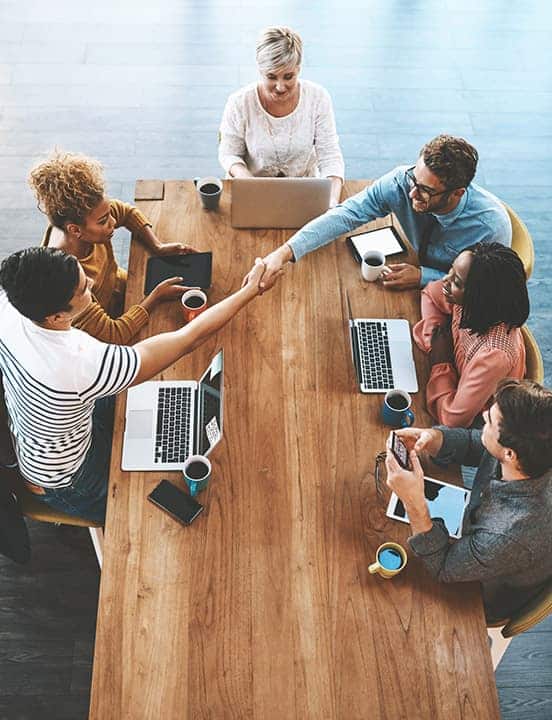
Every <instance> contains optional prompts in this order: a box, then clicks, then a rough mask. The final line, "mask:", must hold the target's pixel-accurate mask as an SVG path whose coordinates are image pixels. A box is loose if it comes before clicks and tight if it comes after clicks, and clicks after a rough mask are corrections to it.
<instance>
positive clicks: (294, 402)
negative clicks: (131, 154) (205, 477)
mask: <svg viewBox="0 0 552 720" xmlns="http://www.w3.org/2000/svg"><path fill="white" fill-rule="evenodd" d="M364 185H365V182H363V181H351V182H348V183H346V186H345V190H344V194H345V195H350V194H352V193H353V192H356V191H358V190H360V189H361V188H362V187H364ZM138 205H139V207H140V209H141V210H143V211H144V212H145V213H146V215H148V216H149V218H150V219H151V221H152V223H153V226H154V228H155V230H156V232H157V234H158V236H159V237H160V238H161V239H162V240H165V241H167V242H168V241H176V240H181V241H184V242H187V243H190V244H193V245H195V246H196V247H197V248H198V249H201V250H212V251H213V287H212V289H211V290H210V291H209V302H210V303H214V302H216V301H218V300H220V299H221V298H223V297H224V296H226V295H227V294H228V293H230V292H232V291H233V290H235V289H236V288H238V287H239V285H240V282H241V279H242V277H243V275H244V274H245V273H246V272H247V270H248V269H249V268H250V266H251V265H252V263H253V260H254V258H255V257H256V256H262V255H264V254H266V253H267V252H269V251H270V250H271V249H273V248H275V247H276V246H277V245H279V244H280V243H281V242H282V241H283V240H284V239H285V238H287V237H289V236H290V235H291V234H292V233H291V232H290V231H282V230H255V231H244V230H233V229H232V228H231V227H230V188H229V183H228V182H226V183H225V190H224V193H223V196H222V201H221V206H220V210H219V212H216V213H213V212H206V211H203V210H202V209H201V207H200V204H199V200H198V198H197V196H196V193H195V190H194V187H193V184H192V182H191V181H167V182H165V183H164V199H163V200H162V201H141V202H139V203H138ZM388 222H389V220H381V221H377V223H379V224H382V223H383V224H385V223H388ZM146 259H147V254H146V252H145V251H144V250H143V248H142V247H141V245H140V244H139V243H137V242H134V243H133V245H132V252H131V259H130V266H129V284H128V290H127V304H131V303H132V302H135V301H136V300H138V299H139V298H140V297H141V296H142V290H143V278H144V271H145V262H146ZM345 290H348V292H349V294H350V297H351V303H352V307H353V312H354V314H355V316H357V317H371V316H373V317H386V316H388V317H405V318H408V319H409V320H410V321H411V322H414V321H415V320H416V319H417V318H418V317H419V293H418V292H416V291H411V292H403V293H394V292H391V291H384V290H383V289H382V288H381V287H380V286H379V285H378V284H376V283H366V282H364V281H363V280H362V278H361V276H360V270H359V266H358V265H357V264H356V263H355V262H354V260H353V259H352V256H351V255H350V253H349V250H348V249H347V247H346V246H345V244H344V242H343V240H342V239H340V240H338V241H337V242H334V243H331V244H330V245H328V246H327V247H326V248H324V249H321V250H319V251H317V252H315V253H313V254H311V255H310V256H308V257H307V258H305V259H303V260H302V261H301V262H299V263H297V265H290V266H289V268H288V271H287V273H286V275H285V276H284V277H283V278H282V280H281V282H280V283H279V284H278V285H277V286H276V287H275V288H274V289H273V290H271V291H270V292H268V293H266V294H265V295H263V296H262V297H259V298H257V299H256V300H254V301H253V302H252V303H251V304H250V305H249V306H248V307H247V308H246V309H245V310H244V311H242V313H241V314H240V315H238V316H237V317H236V318H234V320H233V321H232V322H231V323H230V325H228V326H227V327H226V328H225V329H224V330H223V331H221V332H220V333H218V335H217V336H216V337H214V338H212V339H211V340H209V341H208V342H207V343H205V345H203V346H202V347H201V348H199V349H198V350H196V351H195V352H194V353H193V355H191V356H188V357H186V358H184V359H183V360H181V361H180V362H179V363H177V364H176V365H175V366H173V367H171V368H170V369H169V370H167V371H165V372H164V373H163V374H162V377H163V379H170V378H180V379H198V378H199V377H200V375H201V374H202V372H203V370H204V369H205V367H206V366H207V364H208V362H209V360H210V358H211V357H212V356H213V355H214V354H215V352H216V351H217V350H218V349H219V348H221V347H223V348H224V352H225V408H224V411H225V424H224V438H223V441H222V442H221V443H220V444H219V445H218V446H217V447H216V448H215V450H214V451H213V454H212V457H211V460H212V463H213V475H212V480H211V482H210V486H209V488H208V489H207V490H206V491H205V492H204V493H202V494H201V495H200V497H199V500H200V502H202V503H204V504H205V512H204V513H203V515H202V516H200V518H198V520H197V521H196V522H194V524H193V525H191V526H190V527H182V526H181V525H179V524H178V523H176V522H174V521H173V520H172V519H171V518H170V517H168V516H167V515H165V514H164V513H162V512H161V511H160V510H159V509H157V508H156V507H154V506H153V505H151V504H150V503H148V502H147V500H146V496H147V494H148V493H149V492H151V490H152V489H153V488H154V487H155V485H156V484H157V483H158V482H159V480H160V479H161V478H162V477H169V479H171V480H172V481H173V482H174V483H175V484H177V485H179V486H181V487H183V482H182V478H181V476H179V474H178V473H153V472H148V473H138V472H133V473H129V472H123V471H121V469H120V464H121V440H122V431H123V426H124V409H125V397H124V396H122V397H119V398H118V401H117V412H116V427H115V433H114V440H113V455H112V464H111V479H110V493H109V502H108V512H107V521H106V535H105V558H104V566H103V570H102V578H101V588H100V602H99V611H98V625H97V634H96V646H95V657H94V671H93V681H92V700H91V710H90V718H94V719H95V720H106V718H114V719H116V720H123V719H128V720H142V719H143V720H146V719H148V720H149V719H150V718H151V719H154V718H155V719H157V718H160V717H163V718H170V719H172V718H175V719H176V718H178V720H184V719H188V718H189V719H190V720H200V719H205V720H207V719H210V720H220V719H222V718H233V719H235V720H244V719H246V718H254V719H256V720H257V719H258V720H272V719H274V720H276V719H278V720H282V719H283V720H291V719H294V718H298V719H301V720H306V719H309V720H326V719H339V720H354V719H357V718H358V719H360V718H363V719H369V720H372V719H374V720H399V719H402V718H404V719H405V720H413V719H417V718H419V719H420V720H426V719H429V718H432V719H434V718H443V720H460V719H462V720H486V719H487V718H488V719H491V718H498V717H499V711H498V702H497V695H496V688H495V684H494V676H493V672H492V667H491V660H490V653H489V650H488V647H487V636H486V632H485V621H484V615H483V609H482V603H481V599H480V594H479V589H478V586H477V585H472V584H457V585H451V586H445V585H439V584H437V583H435V582H434V581H433V580H431V578H430V577H429V576H428V575H427V574H426V572H425V571H424V569H423V567H422V565H421V563H420V562H419V561H418V560H417V559H416V558H415V557H414V556H413V555H412V554H411V553H410V552H409V562H408V565H407V567H406V569H405V570H404V571H403V572H402V573H401V574H400V575H398V576H397V577H396V578H394V579H393V580H383V579H382V578H380V577H378V576H370V575H369V574H368V565H369V564H370V562H373V559H374V555H375V551H376V549H377V547H378V546H379V545H380V544H381V543H382V542H384V541H386V540H395V541H398V542H401V543H403V544H405V545H406V539H407V537H408V535H409V528H408V526H407V525H403V524H401V523H397V522H394V521H391V520H389V519H388V518H386V517H385V503H384V502H382V500H381V499H380V500H378V497H377V495H376V490H375V484H374V476H373V470H374V457H375V454H376V453H377V452H378V451H380V450H382V449H383V448H384V444H385V438H386V435H387V432H388V429H386V428H385V427H384V426H383V425H382V423H381V421H380V410H381V403H382V396H381V395H374V396H371V395H361V394H360V393H359V392H358V391H357V386H356V381H355V377H354V372H353V367H352V361H351V353H350V347H349V337H348V328H347V310H346V306H345V302H344V292H345ZM181 322H182V317H181V314H180V310H179V307H178V305H177V303H174V304H172V305H169V304H166V305H164V306H161V307H158V308H157V309H156V310H155V312H154V314H153V317H152V320H151V322H150V324H149V326H148V327H147V328H145V330H144V333H143V336H144V337H146V335H149V334H152V333H157V332H161V331H163V330H168V329H173V328H176V327H179V326H180V324H181ZM415 358H416V364H417V369H418V381H419V384H420V387H422V388H423V387H424V385H425V382H426V379H427V370H428V369H427V364H426V361H425V358H424V357H423V356H422V355H421V353H419V352H418V351H417V350H415ZM413 409H414V412H415V413H416V420H417V424H429V423H430V419H429V417H428V416H427V414H426V413H425V410H424V401H423V392H419V393H417V394H416V395H414V406H413ZM433 474H436V475H438V476H440V477H444V475H443V474H442V472H441V473H439V472H438V471H437V470H436V469H435V468H434V472H433ZM449 479H450V473H449Z"/></svg>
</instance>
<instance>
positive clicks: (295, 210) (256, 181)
mask: <svg viewBox="0 0 552 720" xmlns="http://www.w3.org/2000/svg"><path fill="white" fill-rule="evenodd" d="M330 190H331V181H330V180H328V178H265V177H259V178H234V179H233V180H232V227H235V228H300V227H303V225H305V223H308V222H309V220H312V219H313V218H315V217H318V216H319V215H322V214H323V213H325V212H326V210H327V209H328V208H329V206H330Z"/></svg>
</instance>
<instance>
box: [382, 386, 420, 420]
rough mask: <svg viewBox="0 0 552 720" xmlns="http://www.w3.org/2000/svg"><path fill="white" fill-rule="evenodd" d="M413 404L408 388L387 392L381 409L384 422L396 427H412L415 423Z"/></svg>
mask: <svg viewBox="0 0 552 720" xmlns="http://www.w3.org/2000/svg"><path fill="white" fill-rule="evenodd" d="M411 405H412V398H411V397H410V395H409V394H408V393H407V392H406V390H389V391H388V392H387V393H386V394H385V398H384V399H383V407H382V409H381V416H382V419H383V422H384V423H385V424H386V425H390V426H391V427H395V428H399V427H410V425H412V424H413V423H414V413H413V412H412V410H411V409H410V406H411Z"/></svg>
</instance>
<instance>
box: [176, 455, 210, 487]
mask: <svg viewBox="0 0 552 720" xmlns="http://www.w3.org/2000/svg"><path fill="white" fill-rule="evenodd" d="M182 472H183V474H184V480H185V482H186V485H187V486H188V488H189V489H190V495H191V496H192V497H193V496H194V495H196V494H197V493H198V492H201V491H202V490H205V488H206V487H207V485H208V484H209V479H210V477H211V462H210V460H209V458H206V457H205V455H190V457H189V458H188V459H187V460H186V462H185V463H184V467H183V469H182Z"/></svg>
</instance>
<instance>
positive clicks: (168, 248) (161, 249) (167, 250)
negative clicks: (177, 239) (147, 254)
mask: <svg viewBox="0 0 552 720" xmlns="http://www.w3.org/2000/svg"><path fill="white" fill-rule="evenodd" d="M197 252H199V250H196V249H195V248H193V247H192V246H191V245H185V244H184V243H164V244H163V243H158V244H157V245H156V247H155V254H156V255H161V256H163V255H188V254H190V253H197Z"/></svg>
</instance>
